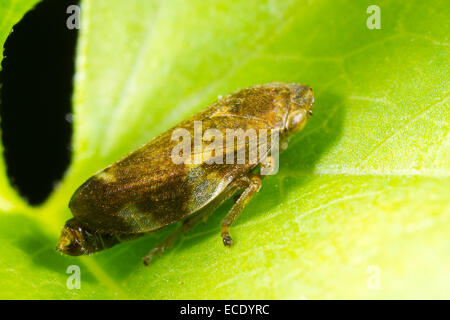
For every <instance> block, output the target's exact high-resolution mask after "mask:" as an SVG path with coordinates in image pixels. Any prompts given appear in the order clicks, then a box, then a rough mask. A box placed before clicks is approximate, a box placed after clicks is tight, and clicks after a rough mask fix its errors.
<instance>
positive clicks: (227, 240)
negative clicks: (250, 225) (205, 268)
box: [222, 174, 262, 246]
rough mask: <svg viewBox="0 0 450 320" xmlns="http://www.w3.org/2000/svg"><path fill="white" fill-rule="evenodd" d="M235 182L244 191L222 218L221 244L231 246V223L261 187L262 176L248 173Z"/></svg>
mask: <svg viewBox="0 0 450 320" xmlns="http://www.w3.org/2000/svg"><path fill="white" fill-rule="evenodd" d="M236 183H238V184H239V185H240V186H241V188H243V189H244V191H243V192H242V193H241V195H240V196H239V198H238V199H237V201H236V203H235V204H234V205H233V207H232V208H231V209H230V211H229V212H228V213H227V215H226V216H225V218H224V219H223V220H222V240H223V244H224V245H226V246H231V245H232V244H233V239H232V238H231V236H230V231H229V230H230V227H231V225H232V224H233V222H234V221H235V220H236V219H237V217H238V216H239V214H240V213H241V211H242V210H243V209H244V208H245V206H246V205H247V203H248V202H249V201H250V199H251V198H252V197H253V195H254V194H255V193H256V192H258V191H259V189H260V188H261V183H262V178H261V176H259V175H257V174H249V175H248V176H244V177H242V178H241V179H240V180H238V181H237V182H236Z"/></svg>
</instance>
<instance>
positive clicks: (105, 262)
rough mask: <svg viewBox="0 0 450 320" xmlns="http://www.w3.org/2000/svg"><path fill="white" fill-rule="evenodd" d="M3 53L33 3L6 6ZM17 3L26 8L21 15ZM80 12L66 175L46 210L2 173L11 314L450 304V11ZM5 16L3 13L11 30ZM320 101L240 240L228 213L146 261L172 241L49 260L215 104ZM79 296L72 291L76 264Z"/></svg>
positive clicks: (195, 3) (249, 213)
mask: <svg viewBox="0 0 450 320" xmlns="http://www.w3.org/2000/svg"><path fill="white" fill-rule="evenodd" d="M3 2H4V4H2V5H0V16H2V17H5V16H6V17H9V18H7V19H2V20H3V21H2V27H1V28H0V36H1V41H4V40H5V38H6V36H7V34H8V30H9V29H10V28H11V26H12V25H13V23H15V22H17V20H18V19H19V18H20V16H22V15H23V14H24V12H25V11H26V10H27V9H28V8H30V7H31V6H32V4H33V3H35V1H22V2H16V1H12V0H11V1H6V2H5V1H3ZM13 3H14V4H16V3H22V4H21V5H20V6H19V5H17V7H14V6H13ZM371 4H372V3H371V2H370V1H351V0H347V1H343V0H342V1H331V0H315V1H306V0H305V1H301V0H299V1H294V0H291V1H269V0H268V1H261V0H254V1H253V0H251V1H203V0H192V1H181V0H179V1H176V0H171V1H138V0H135V1H126V2H124V1H106V0H95V1H93V0H91V1H89V0H86V1H83V3H82V17H81V26H82V29H81V30H80V37H79V40H78V48H77V63H76V75H75V78H74V81H75V94H74V97H73V108H74V115H75V122H74V138H73V139H74V143H73V145H74V148H73V149H74V150H73V162H72V164H71V167H70V169H69V170H68V172H67V174H66V176H65V177H64V179H63V181H62V183H61V185H60V186H59V187H58V188H57V189H56V190H55V191H54V193H53V194H52V195H51V197H50V198H49V199H48V201H47V202H46V203H45V204H44V205H43V206H41V207H38V208H31V207H29V206H27V205H25V204H24V202H23V201H22V200H20V199H19V197H18V196H17V195H16V192H15V191H13V190H12V188H11V187H10V186H9V183H8V181H7V178H6V176H5V173H4V172H5V170H4V165H3V162H2V163H1V164H0V169H1V173H2V174H1V175H0V194H1V197H0V209H1V210H2V211H3V212H2V213H1V214H0V220H1V222H0V240H1V243H2V246H1V249H0V250H1V255H0V279H1V282H2V284H3V285H2V289H1V291H0V297H2V298H149V299H160V298H173V299H179V298H198V299H212V298H215V299H222V298H254V299H258V298H277V299H278V298H289V299H303V298H306V299H316V298H448V297H449V291H448V288H449V287H450V275H449V273H448V270H449V269H450V255H449V252H450V238H449V237H448V235H449V234H450V215H449V213H450V210H449V203H450V201H449V200H450V199H449V194H450V192H449V191H450V180H449V174H450V164H449V161H448V159H449V156H450V140H449V137H448V132H449V121H448V114H449V113H448V110H449V92H448V88H449V84H450V83H449V71H448V70H449V69H450V57H449V53H450V43H449V38H448V30H450V25H449V24H450V5H449V2H448V1H444V0H442V1H435V2H433V5H430V4H429V3H425V2H424V1H419V0H417V1H400V0H399V1H382V2H380V4H379V6H380V9H381V29H380V30H377V29H374V30H370V29H368V28H367V26H366V20H367V18H368V17H369V16H370V14H368V13H366V10H367V7H368V6H369V5H371ZM8 12H10V14H8ZM271 81H288V82H301V83H307V84H309V85H311V86H312V87H313V88H314V91H315V95H316V105H315V109H314V116H313V118H312V119H311V121H310V122H309V123H308V125H307V127H306V128H305V130H304V131H303V132H302V133H300V134H299V135H298V136H297V137H296V138H295V139H294V140H293V141H292V142H291V144H290V146H289V148H288V149H287V150H286V151H285V152H284V153H282V154H281V156H280V162H281V163H280V171H279V173H278V175H276V176H270V177H267V178H266V179H265V180H264V184H263V187H262V189H261V191H260V192H259V193H258V194H257V196H256V197H255V198H254V199H252V201H251V202H250V204H249V206H248V207H247V208H246V209H245V210H244V212H243V213H242V215H241V217H240V218H239V219H238V220H237V221H236V223H235V225H234V226H233V228H232V234H233V236H234V239H235V245H234V246H233V247H232V248H224V246H223V245H222V243H221V239H220V221H221V218H222V217H223V216H224V214H225V212H226V210H227V209H229V208H230V205H231V202H228V203H226V204H225V205H224V206H223V207H222V208H220V209H219V210H218V211H217V213H215V214H214V215H213V216H212V217H211V218H210V219H209V220H208V222H207V223H206V224H205V225H200V226H198V227H196V228H195V229H194V230H193V232H191V233H190V234H188V235H186V236H185V237H183V239H181V240H179V241H178V242H177V243H176V245H175V248H173V249H172V250H171V251H169V252H168V253H166V254H164V255H163V256H162V257H161V258H159V259H156V260H154V261H152V264H151V266H150V267H149V268H145V267H144V266H143V265H142V261H141V258H142V257H143V256H144V255H145V254H146V253H147V252H148V251H149V250H150V249H151V248H152V247H154V246H155V244H157V243H158V242H159V241H161V239H163V238H164V236H166V235H167V234H168V233H169V232H170V231H171V230H173V229H172V228H169V230H162V231H159V232H157V233H154V234H151V235H149V236H146V237H144V238H141V239H139V240H136V241H132V242H128V243H124V244H121V245H119V246H117V247H114V248H112V249H110V250H107V251H103V252H100V253H98V254H95V255H93V256H88V257H81V258H71V257H66V256H62V255H60V254H58V253H56V252H55V250H54V247H55V245H56V241H57V237H58V234H59V231H60V228H61V226H62V225H63V223H64V221H65V220H66V219H68V218H69V217H70V216H71V214H70V211H69V210H68V208H67V203H68V200H69V198H70V196H71V194H72V193H73V191H74V190H75V189H76V188H77V187H78V186H79V185H80V184H81V183H82V182H83V181H84V180H85V179H87V178H88V177H89V176H90V175H92V174H93V173H95V172H96V171H97V170H99V169H101V168H102V167H104V166H106V165H108V164H109V163H111V162H112V161H114V160H116V159H118V158H119V157H121V156H123V155H125V154H126V153H127V152H129V151H131V150H133V149H135V148H136V147H138V146H140V145H142V144H143V143H145V142H147V141H149V140H150V139H151V138H153V137H155V136H156V135H158V134H159V133H161V132H164V131H165V130H166V129H168V128H169V127H170V126H173V125H175V124H176V123H177V122H178V121H181V120H183V119H185V118H186V117H187V116H188V115H191V114H193V113H195V112H196V111H198V110H201V109H202V108H204V107H205V106H207V105H208V104H210V103H212V102H213V101H214V100H215V99H216V97H217V96H218V95H223V94H227V93H229V92H231V91H234V90H236V89H238V88H242V87H247V86H250V85H254V84H261V83H265V82H271ZM73 264H76V265H79V266H80V268H81V289H80V290H69V289H67V287H66V281H67V278H68V276H69V275H68V274H66V269H67V267H68V266H69V265H73Z"/></svg>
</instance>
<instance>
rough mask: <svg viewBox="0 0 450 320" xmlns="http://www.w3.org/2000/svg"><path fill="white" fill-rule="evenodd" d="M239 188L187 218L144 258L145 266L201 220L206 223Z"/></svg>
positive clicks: (225, 193)
mask: <svg viewBox="0 0 450 320" xmlns="http://www.w3.org/2000/svg"><path fill="white" fill-rule="evenodd" d="M238 188H239V185H237V184H233V185H230V186H229V187H228V188H227V189H226V190H225V191H224V193H223V194H222V195H221V196H219V197H217V198H216V199H215V200H214V201H212V202H211V203H210V204H209V205H207V206H206V207H205V208H203V209H202V210H200V211H199V212H198V213H196V214H193V215H191V216H189V217H187V218H186V219H185V220H184V221H183V224H182V225H181V226H179V227H178V228H177V229H176V230H175V231H174V232H173V233H171V234H170V235H169V236H168V237H167V238H166V239H164V240H163V242H161V243H160V244H158V245H157V246H156V247H155V248H154V249H152V250H151V251H150V252H149V253H148V254H147V255H146V256H145V257H144V264H145V265H146V266H148V265H149V263H150V261H151V259H152V257H153V256H154V255H155V253H157V254H158V256H161V255H162V254H163V253H164V252H165V251H167V250H169V249H170V247H172V245H173V244H174V243H175V241H176V239H177V238H178V237H179V236H180V235H182V234H183V233H187V232H189V231H191V230H192V229H193V228H194V227H195V226H196V225H197V224H198V223H199V222H200V221H201V220H203V222H206V219H207V218H208V217H209V216H210V215H211V213H213V212H214V210H216V209H217V207H219V206H220V205H221V204H222V203H223V202H224V201H225V200H226V199H228V198H229V197H230V196H231V195H233V193H235V192H236V190H237V189H238Z"/></svg>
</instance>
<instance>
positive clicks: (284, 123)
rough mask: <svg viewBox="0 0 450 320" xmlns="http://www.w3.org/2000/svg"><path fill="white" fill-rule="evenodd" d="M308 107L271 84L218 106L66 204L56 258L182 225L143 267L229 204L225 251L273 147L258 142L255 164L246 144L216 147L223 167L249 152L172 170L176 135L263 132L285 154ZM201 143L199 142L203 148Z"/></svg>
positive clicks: (302, 89)
mask: <svg viewBox="0 0 450 320" xmlns="http://www.w3.org/2000/svg"><path fill="white" fill-rule="evenodd" d="M313 105H314V94H313V91H312V89H311V88H310V87H309V86H307V85H303V84H297V83H283V82H273V83H268V84H264V85H259V86H254V87H250V88H246V89H241V90H239V91H237V92H234V93H232V94H229V95H227V96H225V97H222V98H220V99H219V100H218V101H217V102H215V103H213V104H212V105H211V106H209V107H207V108H206V109H204V110H203V111H201V112H199V113H198V114H195V115H194V116H192V117H191V118H189V119H187V120H185V121H183V122H181V123H180V124H178V125H177V126H175V127H173V128H172V129H170V130H168V131H167V132H165V133H163V134H161V135H160V136H158V137H156V138H154V139H153V140H152V141H150V142H149V143H147V144H146V145H144V146H142V147H140V148H139V149H137V150H135V151H134V152H132V153H130V154H128V155H127V156H125V157H124V158H122V159H121V160H119V161H117V162H115V163H113V164H112V165H110V166H108V167H106V168H105V169H103V170H101V171H100V172H98V173H97V174H95V175H94V176H92V177H91V178H89V179H88V180H87V181H86V182H85V183H83V184H82V185H81V186H80V187H79V188H78V189H77V190H76V191H75V193H74V195H73V196H72V198H71V200H70V203H69V208H70V210H71V211H72V214H73V218H72V219H70V220H68V221H67V222H66V224H65V226H64V228H63V229H62V232H61V236H60V239H59V242H58V246H57V250H58V251H60V252H62V253H65V254H68V255H73V256H77V255H83V254H92V253H94V252H97V251H101V250H104V249H107V248H110V247H112V246H114V245H116V244H118V243H121V242H124V241H129V240H132V239H135V238H138V237H140V236H143V235H145V234H148V233H151V232H154V231H156V230H159V229H161V228H164V227H166V226H168V225H171V224H174V223H176V222H178V221H182V222H181V224H180V226H179V227H178V228H177V229H175V231H174V232H173V233H172V234H170V235H169V236H168V237H167V238H166V239H165V240H164V241H163V242H162V243H160V244H159V245H157V246H156V247H155V248H153V249H152V250H151V251H150V252H149V254H148V255H147V256H145V257H144V263H145V264H146V265H148V263H149V261H150V260H151V258H152V257H153V256H154V255H155V254H158V255H161V254H162V253H163V252H164V251H166V250H168V249H169V248H170V247H171V246H172V244H173V243H174V242H175V240H176V239H177V237H178V236H179V235H181V234H183V233H186V232H188V231H189V230H191V229H192V228H193V227H194V226H195V225H196V224H197V223H198V222H199V221H202V220H203V221H206V218H207V217H208V216H209V215H210V214H211V213H212V212H213V211H214V210H215V209H216V208H217V207H219V206H220V205H221V204H222V203H223V202H224V201H225V200H227V199H229V198H232V197H233V198H234V199H235V202H234V205H233V206H232V207H231V209H230V211H229V212H228V213H227V215H226V216H225V218H224V219H223V221H222V228H221V236H222V241H223V243H224V245H225V246H231V245H232V244H233V239H232V238H231V236H230V226H231V225H232V223H233V222H234V221H235V220H236V219H237V217H238V216H239V214H240V213H241V211H242V210H243V209H244V207H245V206H246V205H247V203H248V202H249V200H250V199H251V198H252V197H253V196H254V194H255V193H256V192H258V191H259V189H260V187H261V183H262V179H263V177H264V175H262V174H261V171H262V169H263V168H266V167H270V166H271V164H272V163H273V161H274V159H273V156H272V154H271V152H273V151H274V150H271V149H273V148H274V144H273V143H272V142H271V141H272V140H271V139H268V140H264V139H260V140H258V143H257V144H258V148H259V147H261V145H262V144H267V145H264V147H266V148H265V150H267V152H266V153H264V154H262V153H261V154H258V157H257V161H256V162H255V161H253V162H251V161H249V157H248V156H247V154H250V151H249V146H250V145H251V143H250V142H251V141H250V140H251V139H250V138H248V139H247V140H245V139H244V140H243V141H241V143H239V142H238V143H237V144H236V145H234V146H233V148H232V149H229V148H225V147H224V144H223V143H221V146H222V147H223V150H225V151H224V152H221V153H220V154H219V153H217V154H214V152H211V156H215V157H216V158H215V159H216V160H217V159H219V158H220V159H222V158H223V159H225V158H226V157H227V155H230V152H231V153H232V157H231V158H232V159H235V156H236V154H237V153H239V151H240V150H241V149H242V148H244V149H247V151H248V152H247V153H246V154H245V155H246V158H245V160H246V161H244V163H242V162H241V163H237V162H233V163H228V162H227V161H222V162H220V161H216V162H219V163H216V162H214V161H208V159H209V160H211V156H210V157H209V158H208V157H202V158H201V161H200V162H189V161H184V162H181V163H175V162H174V161H173V157H172V155H173V150H174V148H176V146H177V145H178V144H179V141H176V140H174V139H173V135H174V132H175V130H177V129H180V128H181V129H185V130H187V132H189V133H190V134H191V135H195V132H194V130H195V124H196V123H198V122H199V121H201V124H202V128H203V129H216V130H218V132H219V133H223V135H224V136H225V135H226V131H227V130H230V129H232V130H238V129H242V130H248V129H255V130H261V129H266V130H271V132H276V133H277V134H279V144H280V148H281V149H285V148H286V147H287V143H288V141H289V139H290V138H291V137H292V136H293V135H294V134H296V133H297V132H299V131H301V130H302V129H303V127H304V126H305V124H306V122H307V120H308V119H309V117H310V116H311V115H312V108H313ZM216 132H217V131H216ZM257 132H260V131H257ZM215 138H217V137H215ZM260 141H262V142H260ZM206 142H207V141H201V144H202V146H203V144H205V145H206ZM233 142H234V138H233ZM189 146H190V144H189ZM227 146H228V145H227ZM196 150H198V149H196V147H195V146H194V148H193V150H192V154H191V155H190V157H189V159H192V158H193V157H195V152H196ZM258 150H259V149H258ZM214 151H217V150H214ZM221 151H222V150H221Z"/></svg>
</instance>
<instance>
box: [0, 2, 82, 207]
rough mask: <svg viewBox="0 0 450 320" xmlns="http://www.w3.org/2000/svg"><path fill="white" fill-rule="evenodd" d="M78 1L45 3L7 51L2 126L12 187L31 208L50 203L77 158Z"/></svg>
mask: <svg viewBox="0 0 450 320" xmlns="http://www.w3.org/2000/svg"><path fill="white" fill-rule="evenodd" d="M73 4H76V5H78V4H79V1H74V0H45V1H42V2H40V3H38V4H37V5H36V7H35V8H34V9H33V10H31V11H29V12H28V13H27V14H26V15H25V16H24V18H23V19H22V20H21V21H20V22H18V23H17V24H16V25H15V26H14V28H13V31H12V32H11V34H10V35H9V37H8V39H7V40H6V42H5V45H4V53H3V55H4V57H3V60H2V71H1V72H0V83H1V91H0V120H1V121H0V123H1V132H2V142H3V146H4V157H5V159H6V160H5V161H6V166H7V173H8V177H9V179H10V181H11V183H12V184H13V185H14V186H15V187H16V188H17V189H18V190H19V192H20V194H21V195H22V196H23V197H24V198H25V199H27V200H28V202H29V203H30V204H33V205H37V204H40V203H42V202H44V200H45V199H46V198H47V197H48V195H49V194H50V192H51V191H52V190H53V188H54V186H55V184H56V183H57V182H58V181H59V180H61V178H62V176H63V174H64V172H65V170H66V168H67V167H68V165H69V163H70V157H71V136H72V124H71V99H72V91H73V85H72V79H73V74H74V60H75V48H76V41H77V33H78V32H77V30H76V29H73V30H69V29H68V28H67V27H66V20H67V18H68V17H69V16H70V14H67V13H66V9H67V7H68V6H70V5H73Z"/></svg>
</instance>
